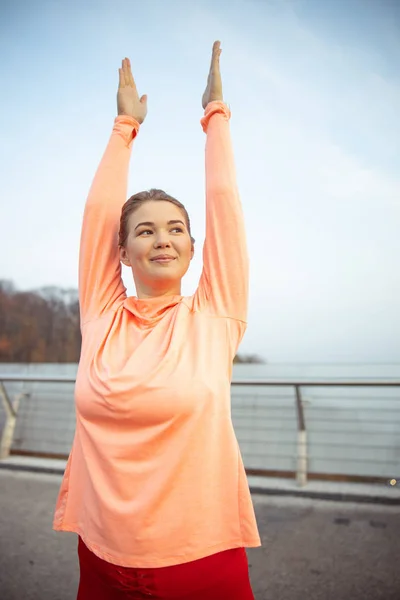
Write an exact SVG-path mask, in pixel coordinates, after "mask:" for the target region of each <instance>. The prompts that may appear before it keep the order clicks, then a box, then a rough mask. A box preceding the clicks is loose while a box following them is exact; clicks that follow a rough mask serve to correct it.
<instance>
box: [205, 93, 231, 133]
mask: <svg viewBox="0 0 400 600" xmlns="http://www.w3.org/2000/svg"><path fill="white" fill-rule="evenodd" d="M216 113H218V114H220V115H222V116H223V117H224V118H225V120H226V121H229V119H230V118H231V111H230V109H229V108H228V106H227V105H226V104H225V102H221V101H220V100H214V101H213V102H209V103H208V104H207V106H206V109H205V111H204V117H203V118H202V119H201V121H200V123H201V126H202V128H203V131H204V132H205V133H207V129H208V124H209V122H210V119H211V117H212V116H213V115H215V114H216Z"/></svg>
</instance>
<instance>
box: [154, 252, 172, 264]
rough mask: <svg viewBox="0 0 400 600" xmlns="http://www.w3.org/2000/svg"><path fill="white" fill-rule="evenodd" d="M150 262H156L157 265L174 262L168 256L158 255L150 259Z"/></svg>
mask: <svg viewBox="0 0 400 600" xmlns="http://www.w3.org/2000/svg"><path fill="white" fill-rule="evenodd" d="M150 260H151V262H158V263H161V264H163V263H169V262H171V261H172V260H175V257H174V256H171V255H170V254H159V255H158V256H155V257H154V258H151V259H150Z"/></svg>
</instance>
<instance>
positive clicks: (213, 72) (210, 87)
mask: <svg viewBox="0 0 400 600" xmlns="http://www.w3.org/2000/svg"><path fill="white" fill-rule="evenodd" d="M221 52H222V50H221V42H218V41H217V42H214V45H213V49H212V56H211V65H210V71H209V73H208V79H207V87H206V89H205V92H204V94H203V99H202V104H203V108H204V109H205V108H206V106H207V104H208V103H209V102H213V101H214V100H219V101H220V102H223V95H222V79H221V71H220V66H219V57H220V56H221Z"/></svg>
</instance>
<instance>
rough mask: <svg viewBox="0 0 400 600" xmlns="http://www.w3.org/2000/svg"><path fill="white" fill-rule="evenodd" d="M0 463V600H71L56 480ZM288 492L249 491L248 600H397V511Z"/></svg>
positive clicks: (73, 569)
mask: <svg viewBox="0 0 400 600" xmlns="http://www.w3.org/2000/svg"><path fill="white" fill-rule="evenodd" d="M12 458H13V459H14V458H16V457H12ZM2 463H3V465H2V466H3V468H2V469H0V598H1V600H75V599H76V590H77V585H78V577H79V568H78V561H77V555H76V546H77V538H76V535H75V534H69V533H56V532H54V531H52V529H51V522H52V517H53V511H54V505H55V501H56V496H57V493H58V489H59V486H60V483H61V475H60V474H59V473H57V472H43V469H42V471H39V470H38V464H37V463H36V467H37V469H36V471H33V470H32V469H30V470H29V469H28V468H27V463H26V462H25V463H24V464H25V468H24V469H22V468H16V465H17V464H18V461H14V468H13V467H11V468H10V465H8V467H7V468H4V462H3V461H2ZM20 463H21V461H20ZM52 464H53V471H54V470H55V466H56V463H54V461H52ZM64 464H65V463H64ZM20 466H21V465H20ZM32 466H34V465H33V464H32ZM42 467H43V465H42ZM59 467H60V468H62V465H61V464H60V465H59ZM249 480H250V478H249ZM253 483H254V485H253V486H252V487H253V489H256V487H257V486H256V484H259V483H260V482H257V481H256V480H255V481H253ZM265 483H266V482H265V481H264V484H265ZM268 485H272V482H269V484H268ZM293 485H295V484H293V482H284V481H283V482H281V486H282V490H283V493H282V494H278V493H277V492H278V491H279V490H277V488H275V492H274V493H273V494H270V493H268V492H266V491H265V490H267V489H268V488H267V486H266V485H264V489H263V493H253V496H252V497H253V502H254V507H255V511H256V516H257V522H258V526H259V530H260V536H261V539H262V544H263V545H262V547H261V548H255V549H248V550H247V554H248V559H249V571H250V578H251V582H252V587H253V591H254V595H255V599H256V600H305V599H307V600H400V569H399V568H398V563H399V558H400V505H396V504H388V503H386V502H385V501H384V500H383V501H382V502H381V501H379V498H378V501H377V500H376V495H377V490H376V488H373V489H372V490H371V491H370V493H369V498H370V500H369V501H361V502H357V503H355V502H352V501H350V497H349V493H350V492H351V493H354V488H350V489H349V490H348V492H347V495H345V496H343V495H342V496H340V494H342V492H343V486H342V484H340V485H339V486H337V484H335V485H336V488H335V487H334V486H333V487H331V492H332V494H333V495H334V500H330V499H327V498H324V499H322V498H316V497H307V496H306V495H302V496H301V495H299V494H289V493H286V492H287V491H288V490H289V491H290V490H291V489H292V487H291V486H293ZM310 485H311V484H310ZM355 485H357V486H359V485H360V484H355ZM381 487H383V489H384V491H385V494H388V495H387V496H385V495H384V494H383V493H382V498H392V499H394V498H395V497H397V493H398V489H397V486H394V489H392V488H389V487H388V488H386V487H385V486H381ZM367 488H368V486H367ZM367 488H365V490H364V491H365V493H366V492H367V491H368V490H367ZM271 489H272V488H271ZM340 489H341V490H342V492H340ZM335 490H336V491H335ZM317 491H318V490H317ZM322 491H323V490H322ZM328 491H329V490H328ZM320 492H321V490H320ZM357 493H358V494H360V489H359V491H358V492H357ZM335 494H336V496H335ZM360 495H361V494H360ZM340 497H345V498H346V499H347V501H338V500H339V498H340ZM371 498H372V499H373V498H375V500H371ZM94 600H95V599H94ZM205 600H207V599H206V598H205ZM221 600H230V599H225V598H221Z"/></svg>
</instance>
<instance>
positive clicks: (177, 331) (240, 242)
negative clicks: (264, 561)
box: [54, 42, 260, 600]
mask: <svg viewBox="0 0 400 600" xmlns="http://www.w3.org/2000/svg"><path fill="white" fill-rule="evenodd" d="M220 53H221V50H220V44H219V42H216V43H215V44H214V46H213V53H212V60H211V67H210V72H209V76H208V82H207V88H206V91H205V93H204V96H203V108H204V109H205V113H204V117H203V119H202V121H201V124H202V127H203V129H204V131H205V132H206V133H207V142H206V240H205V244H204V251H203V263H204V264H203V271H202V275H201V279H200V282H199V286H198V289H197V291H196V293H195V294H194V295H193V296H190V297H183V296H182V295H181V279H182V277H183V275H184V274H185V273H186V271H187V269H188V267H189V264H190V260H191V258H192V257H193V252H194V246H193V243H194V240H193V238H192V237H191V231H190V221H189V217H188V215H187V212H186V210H185V208H184V206H183V205H182V204H181V203H180V202H178V201H177V200H175V199H174V198H172V197H171V196H168V195H167V194H166V193H165V192H162V191H160V190H151V191H150V192H141V193H139V194H136V195H135V196H132V197H131V198H130V199H129V200H128V201H127V202H126V203H125V204H124V202H125V198H126V193H127V176H128V166H129V158H130V154H131V149H132V143H133V140H134V139H135V138H136V136H137V134H138V131H139V129H140V126H141V124H142V123H143V121H144V119H145V117H146V113H147V98H146V96H142V97H141V98H139V96H138V93H137V90H136V86H135V83H134V80H133V77H132V74H131V68H130V62H129V60H128V59H125V60H124V61H123V62H122V69H120V70H119V77H120V80H119V89H118V96H117V101H118V102H117V103H118V117H116V119H115V123H114V128H113V131H112V134H111V138H110V141H109V143H108V146H107V148H106V151H105V154H104V156H103V158H102V161H101V163H100V166H99V168H98V171H97V173H96V176H95V179H94V182H93V185H92V187H91V190H90V192H89V196H88V199H87V203H86V208H85V214H84V219H83V228H82V238H81V250H80V274H79V292H80V307H81V328H82V352H81V359H80V363H79V369H78V375H77V382H76V391H75V397H76V414H77V423H76V433H75V438H74V443H73V447H72V451H71V454H70V457H69V460H68V464H67V467H66V471H65V475H64V479H63V483H62V485H61V489H60V493H59V497H58V501H57V507H56V513H55V517H54V528H55V529H56V530H63V531H74V532H76V533H77V534H78V535H79V546H78V550H79V560H80V570H81V578H80V584H79V590H78V600H87V599H90V600H91V599H93V598H95V599H96V600H113V599H117V598H121V599H123V598H132V599H134V598H135V599H136V598H150V597H151V598H153V599H154V600H158V599H161V598H169V599H177V598H180V599H182V600H185V599H186V600H213V599H215V600H216V599H218V600H224V599H226V600H249V599H252V598H253V594H252V591H251V587H250V582H249V575H248V564H247V558H246V552H245V547H256V546H259V545H260V538H259V535H258V531H257V524H256V520H255V516H254V510H253V505H252V501H251V496H250V493H249V488H248V484H247V479H246V474H245V471H244V467H243V463H242V459H241V455H240V451H239V448H238V444H237V441H236V437H235V433H234V430H233V426H232V421H231V412H230V380H231V369H232V361H233V358H234V356H235V353H236V350H237V348H238V345H239V343H240V341H241V339H242V337H243V334H244V331H245V328H246V311H247V288H248V260H247V253H246V243H245V231H244V225H243V216H242V209H241V205H240V200H239V196H238V192H237V188H236V181H235V170H234V162H233V155H232V149H231V142H230V133H229V118H230V112H229V109H228V108H227V106H226V105H225V104H224V103H223V96H222V83H221V76H220V70H219V57H220ZM121 208H122V215H121ZM119 224H120V229H119V243H118V225H119ZM121 262H122V263H123V264H125V265H127V266H128V267H130V268H131V270H132V274H133V278H134V281H135V286H136V293H137V297H127V296H126V289H125V287H124V286H123V283H122V281H121V264H120V263H121Z"/></svg>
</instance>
